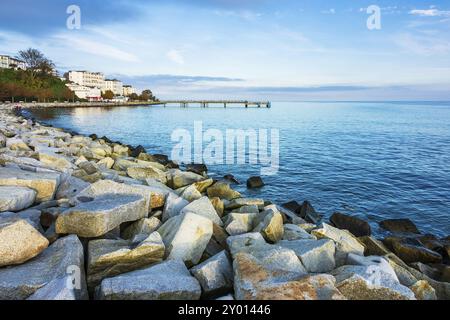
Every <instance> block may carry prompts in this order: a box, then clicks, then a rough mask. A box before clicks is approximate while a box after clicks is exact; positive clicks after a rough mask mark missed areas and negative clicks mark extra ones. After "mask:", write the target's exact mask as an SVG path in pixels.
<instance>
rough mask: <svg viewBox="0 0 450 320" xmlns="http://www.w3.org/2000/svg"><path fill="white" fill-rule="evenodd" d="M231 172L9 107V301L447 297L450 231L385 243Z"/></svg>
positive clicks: (2, 167) (3, 135) (5, 203)
mask: <svg viewBox="0 0 450 320" xmlns="http://www.w3.org/2000/svg"><path fill="white" fill-rule="evenodd" d="M230 178H232V177H230V176H229V177H226V178H224V179H223V180H220V181H216V180H213V179H210V178H208V175H207V167H206V166H204V165H190V166H188V167H187V168H186V171H184V170H180V168H179V167H178V165H177V164H176V163H174V162H172V161H170V160H169V159H168V158H167V157H166V156H163V155H152V154H148V153H146V152H145V150H144V148H142V147H131V146H127V145H124V144H121V143H119V142H113V141H110V140H109V139H108V138H106V137H102V138H99V137H97V136H95V135H92V136H89V137H86V136H81V135H77V134H75V133H68V132H65V131H64V130H62V129H58V128H53V127H48V126H44V125H41V124H39V123H35V122H34V121H32V120H27V119H25V118H23V117H21V116H16V115H13V114H11V113H9V112H7V111H0V299H2V300H5V299H30V300H42V299H46V300H51V299H65V300H74V299H105V300H112V299H193V300H195V299H221V300H228V299H236V300H253V299H259V300H261V299H296V300H322V299H323V300H348V299H350V300H353V299H385V300H391V299H399V300H400V299H401V300H414V299H418V300H434V299H449V298H450V283H448V281H450V276H449V251H450V250H449V249H450V246H449V245H450V238H446V239H437V238H436V237H434V236H432V235H423V234H420V232H419V230H418V229H417V228H416V226H415V225H414V224H413V223H412V222H411V221H409V220H386V221H383V222H382V227H383V228H385V229H386V230H388V231H389V232H390V235H389V236H387V237H386V238H384V239H382V240H378V239H375V238H374V237H372V236H371V230H370V227H369V225H368V224H367V223H366V222H365V221H362V220H359V219H356V218H354V217H350V216H346V215H342V214H339V213H336V214H334V215H333V216H332V217H331V219H330V222H321V221H320V216H319V215H318V214H317V213H316V212H315V210H314V208H313V207H312V205H311V204H310V203H308V202H306V201H305V202H304V203H303V204H301V205H300V204H298V203H296V202H289V203H286V204H284V205H281V206H278V205H276V204H272V203H270V202H269V201H265V200H263V199H253V198H251V199H250V198H245V197H242V196H241V194H240V193H239V192H237V191H235V190H233V189H232V182H231V181H232V179H230Z"/></svg>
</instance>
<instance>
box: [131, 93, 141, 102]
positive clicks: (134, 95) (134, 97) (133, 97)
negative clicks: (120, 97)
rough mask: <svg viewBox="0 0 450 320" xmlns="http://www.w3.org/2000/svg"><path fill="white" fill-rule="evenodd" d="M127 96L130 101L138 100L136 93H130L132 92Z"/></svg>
mask: <svg viewBox="0 0 450 320" xmlns="http://www.w3.org/2000/svg"><path fill="white" fill-rule="evenodd" d="M129 98H130V100H132V101H136V100H139V96H138V95H137V93H132V94H130V96H129Z"/></svg>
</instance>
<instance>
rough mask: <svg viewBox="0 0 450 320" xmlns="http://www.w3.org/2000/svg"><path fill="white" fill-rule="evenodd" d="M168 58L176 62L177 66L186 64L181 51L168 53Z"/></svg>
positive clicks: (173, 50)
mask: <svg viewBox="0 0 450 320" xmlns="http://www.w3.org/2000/svg"><path fill="white" fill-rule="evenodd" d="M167 58H169V59H170V60H171V61H173V62H175V63H176V64H180V65H181V64H184V57H183V55H182V54H181V52H180V51H179V50H175V49H172V50H170V51H169V52H167Z"/></svg>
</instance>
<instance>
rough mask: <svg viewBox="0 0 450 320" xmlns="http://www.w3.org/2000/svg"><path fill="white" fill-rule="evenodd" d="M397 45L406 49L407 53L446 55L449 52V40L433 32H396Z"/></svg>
mask: <svg viewBox="0 0 450 320" xmlns="http://www.w3.org/2000/svg"><path fill="white" fill-rule="evenodd" d="M394 41H395V42H396V44H397V45H399V46H400V47H402V48H403V49H405V50H407V51H408V53H415V54H419V55H425V56H432V55H447V54H449V53H450V41H449V40H447V39H443V38H440V37H439V36H438V35H435V34H434V33H433V32H431V33H430V32H428V33H423V34H421V35H417V34H416V35H413V34H410V33H402V34H398V35H396V36H395V37H394Z"/></svg>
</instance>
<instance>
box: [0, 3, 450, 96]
mask: <svg viewBox="0 0 450 320" xmlns="http://www.w3.org/2000/svg"><path fill="white" fill-rule="evenodd" d="M71 4H75V5H78V6H79V7H80V9H81V29H80V30H69V29H67V27H66V19H67V18H68V16H69V15H68V14H67V13H66V9H67V7H68V6H69V5H71ZM370 5H377V6H379V7H380V8H381V29H380V30H369V29H368V28H367V26H366V21H367V19H368V17H369V14H367V12H366V8H367V7H368V6H370ZM449 31H450V3H449V2H448V1H443V0H439V1H417V0H412V1H411V0H409V1H403V0H397V1H396V0H391V1H375V0H372V1H364V0H358V1H356V0H355V1H349V0H339V1H321V0H314V1H313V0H311V1H298V0H297V1H292V0H272V1H269V0H191V1H182V0H178V1H175V0H174V1H171V0H151V1H143V0H135V1H95V0H94V1H92V0H91V1H88V0H81V1H80V0H71V1H66V0H40V1H33V0H2V11H0V53H1V54H11V55H15V53H16V52H17V51H18V50H21V49H25V48H27V47H30V46H31V47H36V48H38V49H40V50H42V51H43V52H45V53H46V55H47V56H48V57H50V58H51V59H52V60H54V61H55V62H56V65H57V67H58V69H59V70H60V71H62V72H63V71H67V70H72V69H77V70H78V69H83V70H85V69H87V70H92V71H101V72H104V73H105V74H106V75H107V76H109V77H117V78H120V79H123V80H124V81H125V82H127V83H130V84H133V85H135V86H137V87H138V88H139V89H143V88H147V87H149V88H151V89H152V90H153V91H154V93H155V94H156V95H157V96H159V97H163V98H172V97H177V98H180V97H186V98H194V97H197V98H203V97H205V98H226V97H234V98H267V99H271V100H450V32H449Z"/></svg>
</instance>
